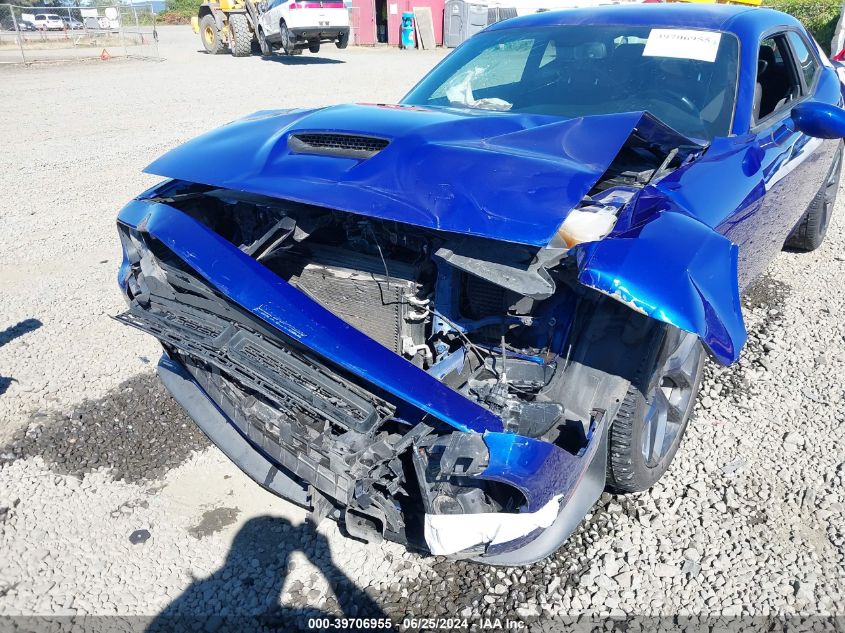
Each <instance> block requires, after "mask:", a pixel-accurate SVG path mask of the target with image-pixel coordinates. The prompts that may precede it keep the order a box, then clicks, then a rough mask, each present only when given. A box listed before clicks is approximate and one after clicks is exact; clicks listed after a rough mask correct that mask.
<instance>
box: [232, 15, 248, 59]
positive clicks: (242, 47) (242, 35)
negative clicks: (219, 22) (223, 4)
mask: <svg viewBox="0 0 845 633" xmlns="http://www.w3.org/2000/svg"><path fill="white" fill-rule="evenodd" d="M229 34H230V35H231V36H232V43H231V47H230V48H231V49H232V55H233V56H234V57H249V56H250V55H252V31H250V29H249V21H248V20H247V19H246V15H245V14H243V13H232V14H231V15H230V16H229Z"/></svg>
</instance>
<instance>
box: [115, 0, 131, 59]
mask: <svg viewBox="0 0 845 633" xmlns="http://www.w3.org/2000/svg"><path fill="white" fill-rule="evenodd" d="M114 10H115V11H117V27H118V29H119V33H120V41H121V42H122V43H123V56H124V57H129V50H128V49H127V48H126V29H125V28H124V27H123V11H122V10H121V8H120V7H114Z"/></svg>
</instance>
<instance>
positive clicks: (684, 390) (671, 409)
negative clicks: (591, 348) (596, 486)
mask: <svg viewBox="0 0 845 633" xmlns="http://www.w3.org/2000/svg"><path fill="white" fill-rule="evenodd" d="M704 361H705V353H704V348H703V347H702V345H701V343H700V342H699V340H698V337H697V336H696V335H695V334H690V333H689V332H683V331H682V330H678V329H677V328H673V327H669V326H662V325H661V326H659V327H657V328H656V329H655V333H654V335H653V339H652V344H651V345H650V346H648V352H647V353H646V358H644V359H643V362H642V364H641V366H640V370H639V371H638V373H637V377H636V378H635V380H634V382H633V383H632V384H631V386H630V387H629V388H628V393H627V394H626V396H625V399H624V400H623V401H622V404H621V405H620V407H619V411H618V413H617V414H616V417H615V418H614V420H613V423H612V425H611V427H610V434H609V436H608V460H607V485H608V487H609V488H610V489H611V490H613V491H614V492H620V493H626V492H640V491H642V490H647V489H649V488H651V486H652V485H654V483H655V482H656V481H657V480H658V479H660V478H661V477H662V476H663V474H664V473H665V472H666V471H667V470H668V468H669V464H670V463H671V462H672V459H673V458H674V457H675V453H677V451H678V447H679V446H680V444H681V438H682V437H683V435H684V432H685V431H686V428H687V423H688V422H689V418H690V416H691V414H692V410H693V407H694V405H695V400H696V396H697V394H698V389H699V387H700V385H701V374H702V371H703V369H704Z"/></svg>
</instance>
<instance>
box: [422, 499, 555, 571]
mask: <svg viewBox="0 0 845 633" xmlns="http://www.w3.org/2000/svg"><path fill="white" fill-rule="evenodd" d="M562 498H563V495H557V496H555V497H553V498H552V499H551V500H550V501H549V502H548V503H547V504H546V505H544V506H543V507H542V508H540V509H539V510H537V512H521V513H519V514H508V513H500V512H479V513H478V514H426V515H425V542H426V544H427V545H428V549H429V550H431V553H432V554H434V555H437V556H448V555H449V554H455V553H457V552H460V551H463V550H465V549H468V548H470V547H473V546H475V545H479V544H480V543H489V544H491V545H496V544H497V543H507V542H509V541H513V540H516V539H518V538H520V537H522V536H526V535H528V534H531V532H533V531H534V530H537V529H544V528H547V527H549V526H550V525H551V524H552V523H554V522H555V519H556V518H557V516H558V513H559V512H560V501H561V499H562Z"/></svg>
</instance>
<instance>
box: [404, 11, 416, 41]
mask: <svg viewBox="0 0 845 633" xmlns="http://www.w3.org/2000/svg"><path fill="white" fill-rule="evenodd" d="M402 48H416V45H415V44H414V13H413V11H405V12H404V13H403V14H402Z"/></svg>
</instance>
